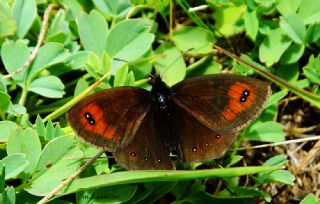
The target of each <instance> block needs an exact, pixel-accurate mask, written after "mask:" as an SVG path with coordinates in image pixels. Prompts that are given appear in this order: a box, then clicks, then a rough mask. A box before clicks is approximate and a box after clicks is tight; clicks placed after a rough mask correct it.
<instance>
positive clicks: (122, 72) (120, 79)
mask: <svg viewBox="0 0 320 204" xmlns="http://www.w3.org/2000/svg"><path fill="white" fill-rule="evenodd" d="M128 71H129V69H128V66H126V65H124V66H122V67H121V68H120V69H119V70H118V71H117V74H116V75H115V76H114V82H113V86H114V87H117V86H125V85H126V80H127V76H128Z"/></svg>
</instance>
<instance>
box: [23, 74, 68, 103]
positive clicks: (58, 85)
mask: <svg viewBox="0 0 320 204" xmlns="http://www.w3.org/2000/svg"><path fill="white" fill-rule="evenodd" d="M63 90H64V85H63V83H62V82H61V80H60V79H59V78H58V77H56V76H48V77H42V78H38V79H35V80H34V81H33V82H32V83H31V84H30V86H29V91H32V92H34V93H37V94H39V95H41V96H44V97H48V98H61V97H62V96H63V94H64V91H63Z"/></svg>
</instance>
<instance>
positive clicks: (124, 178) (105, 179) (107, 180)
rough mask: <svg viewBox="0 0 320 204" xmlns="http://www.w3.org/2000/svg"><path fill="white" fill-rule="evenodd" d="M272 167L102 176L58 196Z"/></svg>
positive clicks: (80, 182) (82, 181) (78, 182)
mask: <svg viewBox="0 0 320 204" xmlns="http://www.w3.org/2000/svg"><path fill="white" fill-rule="evenodd" d="M274 169H276V168H274V167H268V168H266V167H263V168H262V167H235V168H225V169H209V170H196V171H182V170H181V171H160V170H159V171H126V172H117V173H112V174H103V175H98V176H91V177H87V178H81V179H77V180H75V181H74V182H73V183H71V184H70V185H69V186H68V187H67V188H64V189H62V190H61V191H60V192H59V193H58V195H66V194H70V193H74V192H78V191H81V190H83V189H95V188H100V187H105V186H114V185H119V184H128V183H142V182H150V181H153V182H155V181H182V180H191V179H204V178H206V179H207V178H214V177H219V178H225V177H233V176H240V175H249V174H255V173H259V172H264V171H271V170H274Z"/></svg>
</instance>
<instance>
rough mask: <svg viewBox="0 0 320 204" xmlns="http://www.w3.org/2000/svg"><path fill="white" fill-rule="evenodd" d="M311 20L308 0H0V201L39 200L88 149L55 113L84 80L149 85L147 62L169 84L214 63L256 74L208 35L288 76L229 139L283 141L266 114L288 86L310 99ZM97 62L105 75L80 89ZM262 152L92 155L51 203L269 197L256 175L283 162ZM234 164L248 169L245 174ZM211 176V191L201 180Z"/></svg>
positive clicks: (313, 75) (283, 176) (315, 96)
mask: <svg viewBox="0 0 320 204" xmlns="http://www.w3.org/2000/svg"><path fill="white" fill-rule="evenodd" d="M49 3H55V4H56V7H55V8H54V10H53V11H52V12H51V15H50V20H49V24H48V28H47V32H46V35H45V38H44V41H43V44H42V45H41V47H40V50H39V52H38V53H37V56H36V58H35V60H34V61H33V62H32V64H31V65H30V66H29V67H28V68H27V69H25V70H24V71H22V72H20V73H18V74H16V75H14V76H13V77H12V78H11V79H4V78H3V76H4V75H5V74H8V73H13V72H14V71H15V70H17V69H18V68H19V67H21V66H23V65H24V64H25V63H26V62H27V60H28V59H29V58H30V56H31V51H32V50H33V49H34V48H35V45H36V43H37V40H38V35H39V32H40V29H41V24H42V23H43V22H42V20H43V19H42V16H43V14H44V11H45V9H46V8H47V7H48V4H49ZM319 23H320V1H319V0H305V1H302V0H294V1H286V0H271V1H259V0H255V1H254V0H247V1H242V0H235V1H227V0H207V1H199V2H197V1H190V2H188V1H186V0H183V1H182V0H181V1H180V0H175V1H169V0H163V1H160V0H150V1H144V0H132V1H129V0H121V1H118V0H92V1H82V0H78V1H74V0H56V1H52V2H51V1H50V2H49V1H46V0H40V1H35V0H1V1H0V49H1V52H0V54H1V63H2V64H1V65H0V70H1V73H2V74H0V76H1V80H0V117H1V121H0V158H1V161H0V171H1V175H0V191H1V194H0V203H35V202H37V201H39V200H40V199H41V197H42V196H45V195H46V194H48V193H49V192H50V191H51V190H52V189H54V188H55V187H56V186H57V185H58V184H59V183H60V182H61V181H63V180H64V179H66V178H68V177H69V176H70V175H71V174H72V173H73V172H75V171H76V170H77V169H78V168H79V166H80V165H81V164H83V162H84V161H83V159H82V158H88V157H89V158H90V157H93V156H94V155H95V154H96V153H97V152H98V149H96V148H94V147H90V146H88V145H86V144H84V143H82V142H81V141H79V139H78V138H77V137H76V136H74V134H73V132H72V129H71V128H70V127H69V126H68V124H67V122H66V120H65V117H64V113H65V112H66V111H67V110H68V109H69V108H70V107H71V106H72V105H74V104H75V103H76V102H77V101H78V100H79V99H80V98H79V97H76V96H79V95H80V96H81V97H82V95H81V93H84V92H85V91H86V90H87V92H90V91H93V92H96V91H99V90H102V89H105V88H110V87H116V86H137V87H142V88H146V89H150V85H149V84H148V83H147V79H148V77H149V76H150V73H151V70H152V68H153V67H154V68H155V70H156V72H157V73H158V74H161V76H162V78H163V80H164V81H165V82H166V83H167V84H168V85H170V86H171V85H173V84H175V83H177V82H179V81H181V80H183V79H184V78H186V77H191V76H198V75H205V74H215V73H220V72H228V73H234V74H243V75H248V76H253V77H255V76H257V74H255V73H254V71H253V70H252V69H250V68H249V67H248V66H246V65H243V64H241V63H239V62H237V61H235V60H233V59H230V58H227V57H226V56H222V55H221V54H219V55H214V53H215V54H217V53H216V52H215V51H214V50H213V48H212V45H213V44H218V45H220V46H221V47H224V48H226V49H230V47H231V49H232V50H233V51H235V52H237V53H241V54H246V56H244V58H245V59H247V60H248V61H251V60H253V61H256V62H259V63H262V64H263V65H264V66H265V67H264V69H265V70H266V71H268V72H270V73H273V74H275V75H277V76H279V77H281V78H282V79H284V80H285V81H286V82H290V84H289V85H287V84H284V85H282V86H281V87H277V86H275V87H274V92H273V95H272V96H271V98H270V100H269V103H268V105H267V106H266V107H265V110H264V112H263V113H262V115H261V116H260V117H259V118H258V119H257V120H256V121H255V122H254V123H252V124H251V125H250V126H249V127H248V128H246V129H245V130H244V131H242V132H241V134H240V138H239V140H238V142H237V143H236V144H235V147H239V146H241V144H242V143H243V142H244V141H257V142H280V141H284V140H285V133H284V131H283V126H282V124H280V123H278V122H277V120H276V119H277V115H278V102H279V101H280V100H281V99H283V98H284V97H286V95H287V93H288V90H290V91H293V92H294V93H297V91H296V90H300V89H299V88H304V89H308V90H309V91H310V93H306V92H303V90H302V91H300V92H298V95H299V94H300V95H299V96H300V97H302V98H304V99H306V100H307V101H309V102H310V103H311V105H314V106H316V107H320V105H319V104H320V97H319V93H320V92H319V83H320V59H319V56H318V53H319V51H318V50H319V45H320V41H319V38H320V24H319ZM182 56H183V57H182ZM119 59H120V60H119ZM107 73H111V74H110V75H108V77H107V79H105V80H104V81H103V82H102V83H101V84H100V85H99V86H98V87H95V89H94V90H91V89H90V90H89V91H88V89H87V88H88V87H89V85H90V84H92V83H93V82H95V81H97V80H99V79H100V78H101V77H102V76H104V75H105V74H107ZM270 80H271V81H273V82H276V83H277V79H273V78H271V79H270ZM74 97H75V98H74ZM106 105H107V104H106ZM41 117H42V118H44V120H42V119H41ZM52 121H54V122H52ZM240 153H241V152H240ZM273 156H274V155H270V158H269V160H267V161H264V164H263V165H261V166H257V167H234V168H230V167H233V166H235V165H236V166H243V164H242V162H241V161H242V159H243V157H242V156H240V155H238V152H237V151H236V148H234V150H233V151H232V152H231V153H230V154H229V155H227V156H226V157H225V158H223V159H221V160H218V161H212V162H208V163H206V165H205V166H206V167H207V170H197V168H198V167H203V165H202V163H197V164H194V165H192V166H189V167H186V169H185V171H153V172H150V171H142V172H139V171H138V172H127V171H125V170H124V169H123V168H121V167H120V166H119V165H114V166H112V167H109V166H108V161H107V159H105V158H103V159H99V160H97V161H96V162H95V163H94V165H93V166H91V167H90V168H89V169H87V170H86V171H85V172H84V173H83V174H82V175H81V178H78V179H76V180H75V181H74V182H73V183H72V184H70V185H69V186H67V187H65V188H64V189H63V190H62V191H61V192H60V193H59V194H58V195H57V196H56V197H55V201H54V202H58V203H61V202H63V203H95V202H110V203H119V202H127V203H150V202H154V201H157V200H159V199H160V198H163V197H164V198H166V196H168V195H170V199H171V200H170V201H172V202H174V203H185V202H190V203H197V202H217V203H219V202H221V203H222V202H223V203H226V202H227V203H228V202H234V200H236V201H237V202H239V203H241V202H243V203H254V202H255V200H256V199H257V198H258V199H264V200H266V201H270V200H271V199H272V198H271V196H270V195H269V194H268V193H267V192H265V191H260V189H261V187H262V186H263V185H264V184H265V185H267V184H270V183H274V182H278V183H283V184H286V185H293V184H294V177H293V175H292V174H291V173H290V172H289V171H286V170H279V169H278V168H279V167H281V166H283V165H284V164H286V163H287V159H286V156H285V155H278V156H274V157H273ZM201 165H202V166H201ZM275 169H278V170H275ZM270 170H273V171H270ZM242 175H250V176H249V179H250V182H249V183H248V184H244V183H243V182H242V181H243V179H242V178H243V177H240V176H242ZM210 178H211V179H210ZM212 178H214V179H213V181H214V182H215V183H216V185H213V186H214V192H212V191H208V189H207V187H208V184H207V183H210V181H211V180H212ZM206 181H207V182H206ZM311 201H315V202H316V198H314V197H312V195H309V196H308V197H307V198H306V199H304V201H302V202H301V203H312V202H311Z"/></svg>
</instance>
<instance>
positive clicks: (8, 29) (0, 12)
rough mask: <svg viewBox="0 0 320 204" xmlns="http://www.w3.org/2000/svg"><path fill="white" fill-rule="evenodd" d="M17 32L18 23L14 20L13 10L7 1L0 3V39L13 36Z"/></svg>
mask: <svg viewBox="0 0 320 204" xmlns="http://www.w3.org/2000/svg"><path fill="white" fill-rule="evenodd" d="M16 30H17V22H16V21H15V20H14V18H13V15H12V12H11V8H10V6H9V5H8V3H7V2H6V1H0V39H1V38H3V37H7V36H13V35H14V34H15V31H16Z"/></svg>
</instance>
